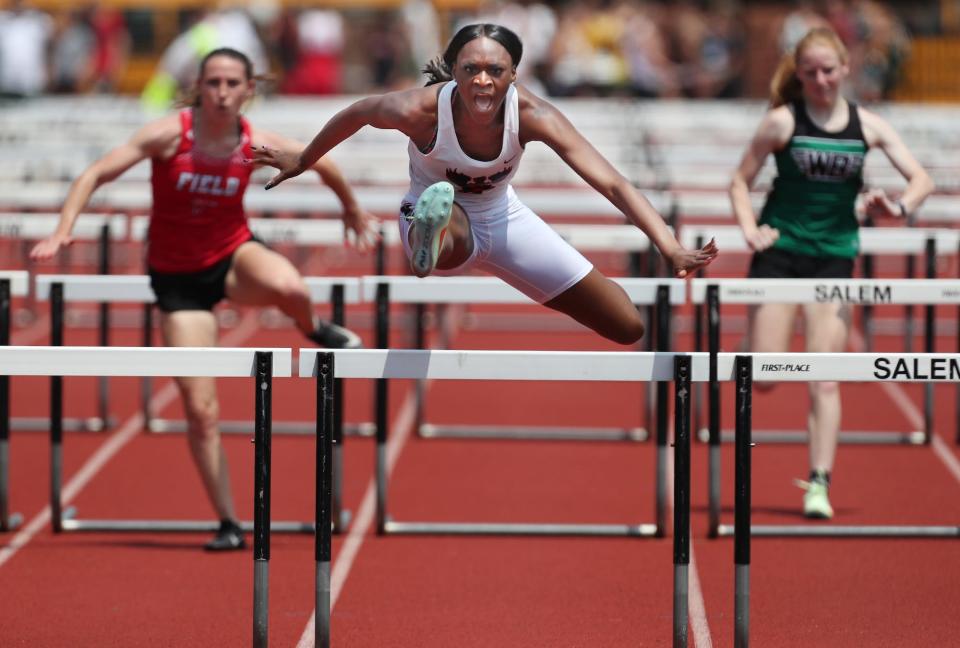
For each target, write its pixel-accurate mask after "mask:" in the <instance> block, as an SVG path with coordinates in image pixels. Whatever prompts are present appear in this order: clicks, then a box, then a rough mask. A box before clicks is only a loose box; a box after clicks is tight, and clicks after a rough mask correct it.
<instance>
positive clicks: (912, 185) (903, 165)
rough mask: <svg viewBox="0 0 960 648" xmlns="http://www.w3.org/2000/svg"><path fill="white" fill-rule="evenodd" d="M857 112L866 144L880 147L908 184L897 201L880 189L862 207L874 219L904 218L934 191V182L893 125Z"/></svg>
mask: <svg viewBox="0 0 960 648" xmlns="http://www.w3.org/2000/svg"><path fill="white" fill-rule="evenodd" d="M859 110H860V119H861V123H862V124H863V130H864V133H863V134H864V137H866V139H867V144H868V145H869V146H870V147H878V148H880V149H881V150H882V151H883V152H884V154H885V155H886V156H887V159H888V160H890V163H891V164H893V166H894V167H896V169H897V171H899V172H900V175H902V176H903V178H904V179H905V180H906V181H907V186H906V187H905V188H904V190H903V194H902V195H901V196H900V199H899V200H897V201H893V200H891V199H890V197H889V196H887V194H886V192H885V191H884V190H883V189H871V190H870V191H868V192H867V194H866V196H865V198H864V208H865V209H866V210H867V213H868V214H871V215H877V216H907V215H908V214H912V213H914V212H915V211H916V210H917V209H918V208H919V207H920V205H922V204H923V201H924V200H926V199H927V196H929V195H930V194H931V193H932V192H933V189H934V184H933V179H932V178H931V177H930V175H929V174H928V173H927V172H926V170H925V169H924V168H923V167H922V166H920V163H919V162H918V161H917V159H916V158H915V157H914V156H913V153H911V152H910V149H908V148H907V145H906V144H904V142H903V140H902V139H901V138H900V135H899V134H898V133H897V131H896V130H894V128H893V126H891V125H890V124H889V123H887V122H886V121H885V120H884V119H883V118H881V117H879V116H877V115H875V114H873V113H871V112H869V111H867V110H864V109H862V108H861V109H859Z"/></svg>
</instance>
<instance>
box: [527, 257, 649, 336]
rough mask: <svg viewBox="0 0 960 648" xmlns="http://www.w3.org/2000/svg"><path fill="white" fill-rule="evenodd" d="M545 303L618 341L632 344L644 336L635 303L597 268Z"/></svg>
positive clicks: (641, 320) (641, 321) (640, 318)
mask: <svg viewBox="0 0 960 648" xmlns="http://www.w3.org/2000/svg"><path fill="white" fill-rule="evenodd" d="M544 306H549V307H550V308H553V309H555V310H558V311H560V312H561V313H566V314H567V315H569V316H570V317H572V318H573V319H575V320H576V321H578V322H580V323H581V324H583V325H584V326H586V327H589V328H590V329H592V330H594V331H596V332H597V333H599V334H600V335H602V336H603V337H605V338H607V339H608V340H612V341H614V342H616V343H618V344H633V343H634V342H636V341H637V340H639V339H640V338H641V337H643V318H642V317H641V316H640V312H639V311H638V310H637V307H636V306H635V305H634V304H633V303H632V302H631V301H630V298H629V297H628V296H627V293H626V292H625V291H624V290H623V288H621V287H620V286H619V285H617V284H616V283H614V282H613V281H611V280H610V279H608V278H607V277H605V276H603V274H601V273H600V271H598V270H597V269H596V268H594V269H593V270H591V271H590V272H588V273H587V275H586V276H585V277H584V278H583V279H581V280H580V281H578V282H577V283H575V284H574V285H573V286H571V287H570V288H568V289H567V290H565V291H563V292H562V293H560V294H559V295H557V296H556V297H554V298H553V299H551V300H550V301H548V302H546V303H544Z"/></svg>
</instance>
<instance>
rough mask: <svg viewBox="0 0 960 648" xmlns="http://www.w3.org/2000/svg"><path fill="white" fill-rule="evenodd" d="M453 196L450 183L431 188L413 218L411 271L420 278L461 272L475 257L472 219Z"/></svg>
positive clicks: (420, 199) (426, 191)
mask: <svg viewBox="0 0 960 648" xmlns="http://www.w3.org/2000/svg"><path fill="white" fill-rule="evenodd" d="M453 193H454V191H453V185H451V184H450V183H449V182H437V183H436V184H432V185H430V186H429V187H427V188H426V189H424V190H423V193H422V194H420V197H419V198H418V199H417V204H416V206H415V207H414V209H413V212H412V214H410V216H409V219H410V221H411V222H410V229H409V230H407V240H408V243H409V244H410V250H411V254H410V269H411V270H412V271H413V274H415V275H417V276H418V277H426V276H427V275H429V274H430V273H431V272H433V270H434V268H439V269H440V270H452V269H453V268H457V267H459V266H461V265H463V264H464V263H466V261H467V260H468V259H469V258H470V255H471V254H473V245H474V243H473V234H472V233H471V231H470V219H469V218H468V217H467V214H466V212H465V211H464V210H463V208H462V207H460V205H457V204H456V203H454V202H453Z"/></svg>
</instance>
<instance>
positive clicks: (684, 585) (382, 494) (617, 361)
mask: <svg viewBox="0 0 960 648" xmlns="http://www.w3.org/2000/svg"><path fill="white" fill-rule="evenodd" d="M706 360H707V358H706V357H705V354H699V357H698V358H697V357H691V356H689V355H685V354H677V353H643V352H637V353H631V352H594V353H590V352H544V351H435V350H434V351H426V350H411V349H403V350H394V349H375V350H337V351H318V350H316V349H300V352H299V375H300V377H301V378H311V377H312V378H315V379H316V384H317V481H316V490H317V503H316V508H317V513H316V520H317V522H316V541H315V559H316V570H315V605H316V608H315V613H316V616H315V624H314V633H315V635H314V641H315V645H316V646H329V645H330V559H331V550H330V546H331V538H330V524H329V520H330V480H331V476H332V471H331V467H330V464H329V463H328V462H327V461H326V458H327V457H329V456H330V452H331V448H332V434H331V430H332V425H333V418H334V414H333V412H332V409H333V407H334V398H333V392H334V391H335V390H336V385H335V383H336V379H344V378H368V379H381V380H386V379H391V378H394V379H396V378H406V379H417V380H428V379H451V380H561V381H600V380H602V381H635V380H656V381H668V380H672V381H673V382H674V384H675V388H674V403H675V413H674V416H675V419H674V420H675V432H676V439H675V443H674V457H675V462H676V468H675V471H674V507H675V514H674V552H673V562H674V596H673V604H674V607H673V638H674V643H673V645H674V646H677V647H685V646H686V645H687V622H688V613H687V593H688V590H689V587H688V578H689V556H690V552H689V543H690V535H689V523H690V409H689V394H690V389H689V387H690V381H691V379H695V378H696V379H699V380H705V379H706ZM384 464H385V453H384V452H382V451H381V449H380V448H378V451H377V520H378V532H379V533H384V532H390V533H445V534H467V533H478V534H487V535H493V534H509V535H602V536H641V537H653V536H657V535H658V534H661V533H663V532H665V530H664V529H663V528H662V527H658V525H656V524H640V525H598V524H594V525H578V524H503V523H410V522H397V521H394V520H390V519H389V516H388V515H387V514H386V496H387V488H386V480H385V470H384ZM258 471H260V472H263V471H267V472H269V466H267V467H266V468H258ZM658 506H659V502H658Z"/></svg>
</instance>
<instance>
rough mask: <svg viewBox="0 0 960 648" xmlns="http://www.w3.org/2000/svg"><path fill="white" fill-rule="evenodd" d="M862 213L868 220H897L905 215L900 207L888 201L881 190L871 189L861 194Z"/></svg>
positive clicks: (885, 194)
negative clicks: (891, 218)
mask: <svg viewBox="0 0 960 648" xmlns="http://www.w3.org/2000/svg"><path fill="white" fill-rule="evenodd" d="M863 211H864V213H865V214H866V215H867V216H868V217H869V218H890V217H893V218H899V217H901V216H904V215H905V214H904V213H903V212H902V210H901V209H900V205H899V204H897V203H896V202H894V201H893V200H890V197H889V196H887V192H885V191H884V190H883V189H871V190H869V191H867V192H866V193H864V194H863Z"/></svg>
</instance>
